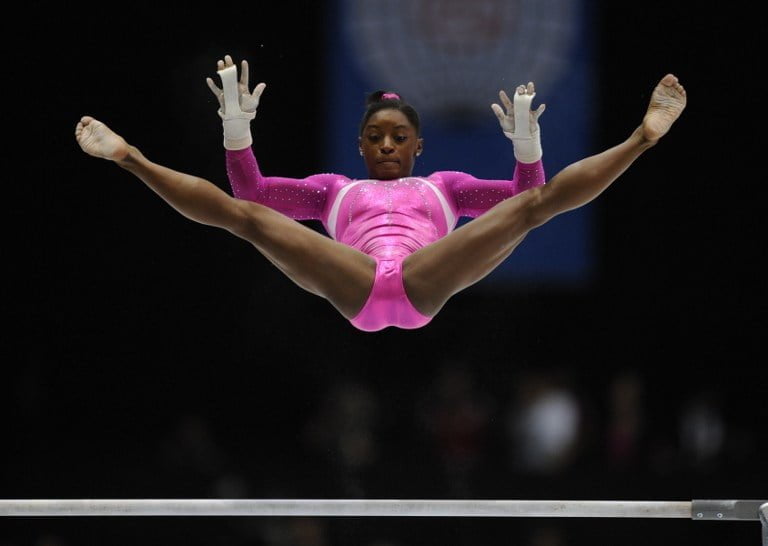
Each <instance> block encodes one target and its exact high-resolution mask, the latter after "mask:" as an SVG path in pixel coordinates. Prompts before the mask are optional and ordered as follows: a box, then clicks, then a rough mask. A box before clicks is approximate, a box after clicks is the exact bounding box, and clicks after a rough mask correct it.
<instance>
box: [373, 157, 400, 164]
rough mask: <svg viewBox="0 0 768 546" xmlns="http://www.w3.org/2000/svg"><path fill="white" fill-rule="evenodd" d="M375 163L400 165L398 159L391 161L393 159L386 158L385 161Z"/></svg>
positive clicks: (380, 160)
mask: <svg viewBox="0 0 768 546" xmlns="http://www.w3.org/2000/svg"><path fill="white" fill-rule="evenodd" d="M377 163H397V164H399V163H400V160H399V159H393V158H387V159H379V160H378V161H377Z"/></svg>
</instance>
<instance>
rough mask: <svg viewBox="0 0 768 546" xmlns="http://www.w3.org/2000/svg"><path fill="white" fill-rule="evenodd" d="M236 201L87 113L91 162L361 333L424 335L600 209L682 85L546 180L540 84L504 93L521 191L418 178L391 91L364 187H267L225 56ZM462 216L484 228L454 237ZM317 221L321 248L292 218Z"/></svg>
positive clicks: (401, 110) (371, 144)
mask: <svg viewBox="0 0 768 546" xmlns="http://www.w3.org/2000/svg"><path fill="white" fill-rule="evenodd" d="M217 73H218V75H219V77H220V78H221V81H222V87H221V88H219V87H217V86H216V85H215V84H214V83H213V81H212V80H211V79H210V78H207V83H208V86H209V88H210V89H211V91H212V92H213V93H214V94H215V95H216V97H217V99H218V100H219V105H220V109H219V115H220V117H221V118H222V120H223V129H224V147H225V155H226V165H227V173H228V176H229V180H230V184H231V187H232V193H233V195H234V197H233V196H230V195H229V194H228V193H227V192H225V191H223V190H221V189H220V188H219V187H218V186H216V185H215V184H213V183H211V182H209V181H207V180H204V179H202V178H199V177H196V176H192V175H189V174H185V173H182V172H178V171H175V170H172V169H170V168H167V167H164V166H162V165H159V164H157V163H154V162H152V161H150V160H149V159H147V158H146V157H145V156H144V155H143V154H142V153H141V152H140V151H139V149H138V148H136V147H135V146H133V145H130V144H129V143H128V142H126V141H125V140H124V139H123V138H122V137H121V136H119V135H118V134H116V133H115V132H113V131H112V130H111V129H110V128H109V127H107V125H106V124H104V123H102V122H100V121H98V120H96V119H94V118H93V117H91V116H83V117H82V118H81V119H80V121H79V122H78V123H77V124H76V127H75V138H76V140H77V142H78V143H79V145H80V147H81V148H82V150H83V151H84V152H86V153H87V154H89V155H92V156H94V157H100V158H104V159H108V160H111V161H114V162H115V163H116V164H117V165H119V166H120V167H122V168H123V169H126V170H127V171H129V172H131V173H133V174H134V175H135V176H136V177H138V178H139V179H140V180H142V181H143V182H144V183H145V184H146V185H147V186H149V188H151V189H152V190H153V191H154V192H155V193H157V194H158V195H160V197H161V198H163V199H164V200H165V201H166V202H167V203H168V204H169V205H171V206H172V207H173V208H175V209H176V210H177V211H178V212H180V213H181V214H182V215H183V216H185V217H187V218H189V219H191V220H193V221H195V222H199V223H201V224H205V225H209V226H215V227H219V228H222V229H226V230H228V231H229V232H231V233H233V234H234V235H237V236H238V237H241V238H242V239H245V240H246V241H248V242H250V243H251V244H252V245H253V246H254V247H256V249H257V250H258V251H259V252H261V254H263V255H264V256H265V257H266V258H267V259H268V260H269V261H270V262H272V263H273V264H274V265H275V266H276V267H278V268H279V269H280V270H281V271H282V272H283V273H285V274H286V275H287V276H288V277H289V278H290V279H291V280H292V281H294V282H295V283H296V284H297V285H298V286H300V287H301V288H304V289H305V290H307V291H309V292H311V293H313V294H315V295H318V296H320V297H323V298H325V299H327V300H328V301H329V302H330V303H331V304H332V305H333V306H334V307H335V308H336V309H337V310H338V311H339V312H340V313H341V314H342V315H343V316H344V317H345V318H346V319H347V320H349V321H350V322H351V323H352V324H353V325H354V326H355V327H356V328H358V329H360V330H363V331H369V332H372V331H377V330H381V329H383V328H386V327H389V326H394V327H398V328H404V329H414V328H420V327H423V326H424V325H426V324H427V323H429V322H430V321H431V320H432V318H433V317H434V316H435V315H436V314H437V313H438V312H439V311H440V309H441V308H442V307H443V305H445V303H446V302H447V301H448V300H449V299H450V298H451V296H453V295H454V294H456V293H457V292H459V291H461V290H462V289H464V288H466V287H468V286H471V285H472V284H474V283H476V282H478V281H479V280H481V279H482V278H484V277H485V276H487V275H488V274H489V273H490V272H491V271H493V269H494V268H495V267H497V266H498V265H499V264H500V263H501V262H502V261H503V260H504V259H505V258H507V257H508V256H509V255H510V254H511V252H512V251H513V250H514V249H515V248H516V247H517V246H518V245H519V244H520V243H521V242H522V240H523V239H524V238H525V236H526V234H527V233H528V232H529V231H531V230H532V229H534V228H536V227H538V226H541V225H543V224H544V223H546V222H547V221H549V220H550V219H551V218H553V217H554V216H556V215H558V214H560V213H563V212H566V211H569V210H573V209H575V208H577V207H580V206H582V205H584V204H586V203H589V202H590V201H592V200H593V199H595V198H596V197H597V196H598V195H599V194H600V193H602V192H603V191H604V190H605V189H606V188H607V187H608V186H609V185H610V184H611V183H612V182H613V181H614V180H616V179H617V178H618V177H619V176H620V175H621V174H622V173H623V172H624V171H625V170H626V169H627V168H628V167H629V166H630V165H631V164H632V163H633V162H634V161H635V160H636V159H637V158H638V157H639V156H640V155H641V154H642V153H643V152H644V151H646V150H647V149H649V148H651V147H652V146H654V145H655V144H656V143H657V142H658V140H659V139H660V138H661V137H662V136H664V134H666V133H667V131H669V129H670V127H671V126H672V124H673V123H674V121H675V120H676V119H677V118H678V117H679V116H680V114H681V113H682V111H683V109H684V108H685V105H686V92H685V89H684V88H683V86H682V85H681V84H680V83H679V81H678V78H677V77H676V76H674V75H673V74H667V75H666V76H664V77H663V78H662V79H661V80H660V81H659V83H658V84H657V85H656V87H655V88H654V90H653V93H652V95H651V99H650V103H649V106H648V109H647V112H646V114H645V116H644V117H643V120H642V122H641V123H640V125H639V126H638V127H637V128H636V129H635V130H634V131H633V132H632V133H631V134H630V135H629V137H628V138H627V139H626V140H625V141H623V142H621V143H620V144H618V145H616V146H614V147H612V148H609V149H608V150H606V151H603V152H602V153H599V154H597V155H594V156H590V157H587V158H585V159H582V160H580V161H577V162H575V163H572V164H571V165H569V166H567V167H565V168H564V169H563V170H561V171H560V172H559V173H557V174H556V175H555V176H554V177H552V178H551V179H550V180H549V181H548V182H546V183H545V178H544V170H543V167H542V164H541V156H542V151H541V144H540V130H539V125H538V117H539V115H540V114H541V113H542V112H543V111H544V105H543V104H542V105H541V106H539V108H537V109H536V110H532V109H531V108H530V105H531V102H532V99H533V97H534V95H535V89H534V85H533V83H528V85H521V86H519V87H518V88H517V89H516V92H515V94H514V101H512V100H510V99H509V97H508V96H507V95H506V94H505V93H504V91H501V92H500V93H499V97H500V99H501V102H502V103H503V104H504V107H505V108H504V109H502V108H501V106H499V105H498V104H493V105H491V108H492V109H493V111H494V113H495V114H496V116H497V117H498V119H499V123H500V125H501V127H502V130H503V132H504V134H505V135H506V136H507V137H508V138H509V139H510V140H512V143H513V151H514V155H515V159H516V165H515V170H514V175H513V178H512V180H479V179H476V178H474V177H472V176H470V175H468V174H465V173H460V172H454V171H439V172H435V173H432V174H431V175H429V176H426V177H414V176H413V175H412V172H413V168H414V164H415V160H416V158H417V157H418V156H419V155H420V154H421V153H422V150H423V141H422V139H421V137H420V123H419V117H418V114H417V113H416V111H415V110H414V109H413V108H412V107H411V106H410V105H408V104H407V103H406V102H405V101H404V100H403V98H402V97H400V96H399V95H397V94H396V93H392V92H382V91H379V92H376V93H373V94H372V95H371V96H370V97H369V98H368V105H367V110H366V111H365V113H364V115H363V118H362V122H361V125H360V133H359V151H360V155H361V156H363V158H364V161H365V165H366V168H367V170H368V176H369V179H367V180H350V179H349V178H347V177H345V176H343V175H339V174H317V175H312V176H309V177H307V178H303V179H291V178H280V177H265V176H262V174H261V172H260V171H259V168H258V165H257V163H256V160H255V157H254V155H253V151H252V149H251V145H252V137H251V132H250V121H251V120H252V119H254V117H255V115H256V110H257V107H258V105H259V100H260V97H261V93H262V92H263V90H264V88H265V84H264V83H260V84H258V85H257V86H256V87H255V88H254V90H253V92H250V91H249V84H248V64H247V62H246V61H242V63H241V72H240V79H239V80H238V78H237V68H236V66H235V64H234V63H233V61H232V59H231V57H230V56H229V55H227V56H225V58H224V60H223V61H222V60H220V61H218V63H217ZM460 216H469V217H473V218H475V219H474V220H473V221H471V222H468V223H466V224H464V225H462V226H461V227H459V228H458V229H454V228H455V227H456V223H457V221H458V218H459V217H460ZM301 219H318V220H322V222H323V225H324V227H325V229H326V230H327V232H328V234H329V235H330V237H326V236H324V235H322V234H320V233H318V232H316V231H314V230H312V229H311V228H309V227H307V226H304V225H302V224H301V223H300V222H298V221H296V220H301Z"/></svg>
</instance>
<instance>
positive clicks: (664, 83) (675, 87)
mask: <svg viewBox="0 0 768 546" xmlns="http://www.w3.org/2000/svg"><path fill="white" fill-rule="evenodd" d="M685 104H686V93H685V90H684V89H683V86H682V85H680V83H679V82H678V79H677V77H675V76H674V75H672V74H667V75H666V76H664V78H662V79H661V81H660V82H659V83H658V85H657V86H656V88H655V89H654V91H653V94H652V96H651V100H650V104H649V106H648V110H647V112H646V114H645V117H644V118H643V122H642V124H641V125H640V126H639V127H638V128H637V129H635V131H634V132H633V133H632V134H631V135H630V136H629V138H628V139H627V140H625V141H624V142H622V143H621V144H619V145H617V146H614V147H613V148H610V149H608V150H606V151H604V152H602V153H600V154H597V155H594V156H591V157H588V158H586V159H582V160H581V161H578V162H576V163H573V164H571V165H569V166H567V167H566V168H564V169H563V170H562V171H560V172H559V173H557V174H556V175H555V176H554V177H553V178H552V179H551V180H550V181H549V182H548V183H547V184H545V185H544V186H539V187H536V188H532V189H530V190H527V191H525V192H523V193H521V194H519V195H516V196H515V197H512V198H510V199H507V200H505V201H502V202H501V203H499V204H498V205H496V206H495V207H493V208H492V209H491V210H489V211H488V212H486V213H485V214H483V215H481V216H480V217H478V218H476V219H475V220H473V221H472V222H469V223H468V224H465V225H463V226H462V227H460V228H459V229H457V230H456V231H454V232H452V233H450V234H448V235H447V236H445V237H444V238H442V239H440V240H439V241H436V242H435V243H432V244H431V245H428V246H426V247H424V248H422V249H420V250H418V251H417V252H415V253H413V254H411V255H410V256H408V257H407V258H406V259H405V261H404V262H403V283H404V285H405V291H406V293H407V295H408V298H409V300H410V301H411V303H412V304H413V306H414V307H415V308H416V310H417V311H419V312H420V313H422V314H424V315H426V316H430V317H431V316H434V315H435V314H436V313H437V312H438V311H439V310H440V309H441V308H442V306H443V305H444V304H445V302H447V301H448V299H449V298H450V297H451V296H453V295H454V294H456V293H457V292H459V291H461V290H463V289H464V288H467V287H468V286H471V285H472V284H474V283H476V282H478V281H479V280H481V279H482V278H484V277H485V276H487V275H488V274H489V273H490V272H491V271H493V270H494V269H495V268H496V267H497V266H498V265H499V264H500V263H501V262H502V261H503V260H504V259H505V258H507V257H508V256H509V255H510V254H511V253H512V251H513V250H514V249H515V248H516V247H517V246H518V245H519V244H520V243H521V242H522V241H523V239H524V238H525V236H526V235H527V234H528V232H529V231H530V230H532V229H534V228H536V227H538V226H541V225H542V224H544V223H546V222H547V221H549V220H550V219H551V218H553V217H555V216H556V215H558V214H561V213H563V212H566V211H569V210H573V209H575V208H578V207H580V206H582V205H585V204H586V203H588V202H590V201H592V200H593V199H595V198H596V197H597V196H598V195H600V193H602V192H603V191H604V190H605V189H606V188H607V187H608V186H610V185H611V183H613V181H614V180H616V179H617V178H618V177H619V176H620V175H621V174H622V173H623V172H624V171H625V170H626V169H627V168H628V167H629V166H630V165H631V164H632V163H633V162H634V161H635V160H636V159H637V158H638V157H640V155H641V154H642V153H643V152H645V151H646V150H648V149H649V148H651V147H652V146H654V145H655V144H656V143H657V142H658V141H659V139H660V138H661V137H662V136H663V135H664V134H666V133H667V131H669V129H670V127H671V126H672V124H673V123H674V122H675V120H676V119H677V118H678V117H679V116H680V114H681V113H682V111H683V109H684V108H685Z"/></svg>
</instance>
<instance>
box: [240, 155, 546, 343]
mask: <svg viewBox="0 0 768 546" xmlns="http://www.w3.org/2000/svg"><path fill="white" fill-rule="evenodd" d="M226 162H227V174H228V176H229V181H230V184H231V186H232V193H233V195H234V197H236V198H238V199H245V200H248V201H255V202H257V203H260V204H262V205H265V206H268V207H270V208H272V209H274V210H276V211H278V212H281V213H283V214H285V215H286V216H289V217H290V218H293V219H295V220H320V221H321V222H322V224H323V227H324V228H325V229H326V231H327V232H328V234H329V235H330V236H331V237H332V238H333V239H335V240H337V241H339V242H341V243H344V244H347V245H349V246H351V247H353V248H356V249H358V250H360V251H361V252H364V253H365V254H368V255H369V256H371V257H373V258H374V259H375V260H376V263H377V267H376V277H375V280H374V285H373V288H372V290H371V295H370V296H369V299H368V301H367V302H366V304H365V306H364V307H363V309H362V310H361V311H360V313H359V314H358V315H357V316H356V317H354V318H353V319H352V320H351V322H352V324H353V325H354V326H355V327H356V328H358V329H360V330H365V331H376V330H381V329H382V328H386V327H387V326H397V327H399V328H406V329H410V328H419V327H421V326H424V325H425V324H426V323H428V322H429V321H430V320H431V317H426V316H424V315H422V314H421V313H419V312H418V311H417V310H416V309H415V308H414V307H413V305H411V303H410V301H409V300H408V297H407V295H406V294H405V289H404V288H403V282H402V270H401V265H402V261H403V260H404V259H405V257H406V256H408V255H409V254H412V253H413V252H415V251H417V250H419V249H420V248H422V247H424V246H425V245H428V244H430V243H432V242H434V241H436V240H437V239H440V238H441V237H443V236H445V235H446V234H448V233H449V232H451V231H452V230H453V229H454V228H455V227H456V224H457V223H458V220H459V218H460V217H461V216H468V217H472V218H475V217H477V216H479V215H480V214H482V213H484V212H485V211H487V210H488V209H490V208H491V207H493V206H494V205H496V204H497V203H499V202H500V201H503V200H504V199H507V198H509V197H512V196H513V195H517V194H518V193H520V192H523V191H525V190H527V189H529V188H533V187H535V186H540V185H542V184H544V181H545V178H544V168H543V166H542V163H541V161H540V160H539V161H537V162H536V163H520V162H518V163H517V164H516V166H515V172H514V176H513V178H512V180H481V179H477V178H475V177H473V176H471V175H468V174H466V173H462V172H457V171H438V172H435V173H432V174H431V175H429V176H426V177H408V178H400V179H396V180H352V179H349V178H347V177H346V176H343V175H339V174H315V175H312V176H308V177H307V178H302V179H296V178H283V177H276V176H263V175H262V174H261V171H260V170H259V166H258V163H257V162H256V157H255V156H254V155H253V150H252V148H250V147H249V148H245V149H242V150H227V151H226Z"/></svg>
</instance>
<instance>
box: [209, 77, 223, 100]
mask: <svg viewBox="0 0 768 546" xmlns="http://www.w3.org/2000/svg"><path fill="white" fill-rule="evenodd" d="M205 83H207V84H208V88H209V89H210V90H211V92H212V93H213V94H214V95H216V98H219V97H220V96H221V94H222V93H223V91H222V90H221V89H219V87H218V86H217V85H216V84H215V83H213V80H212V79H211V78H205Z"/></svg>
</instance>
